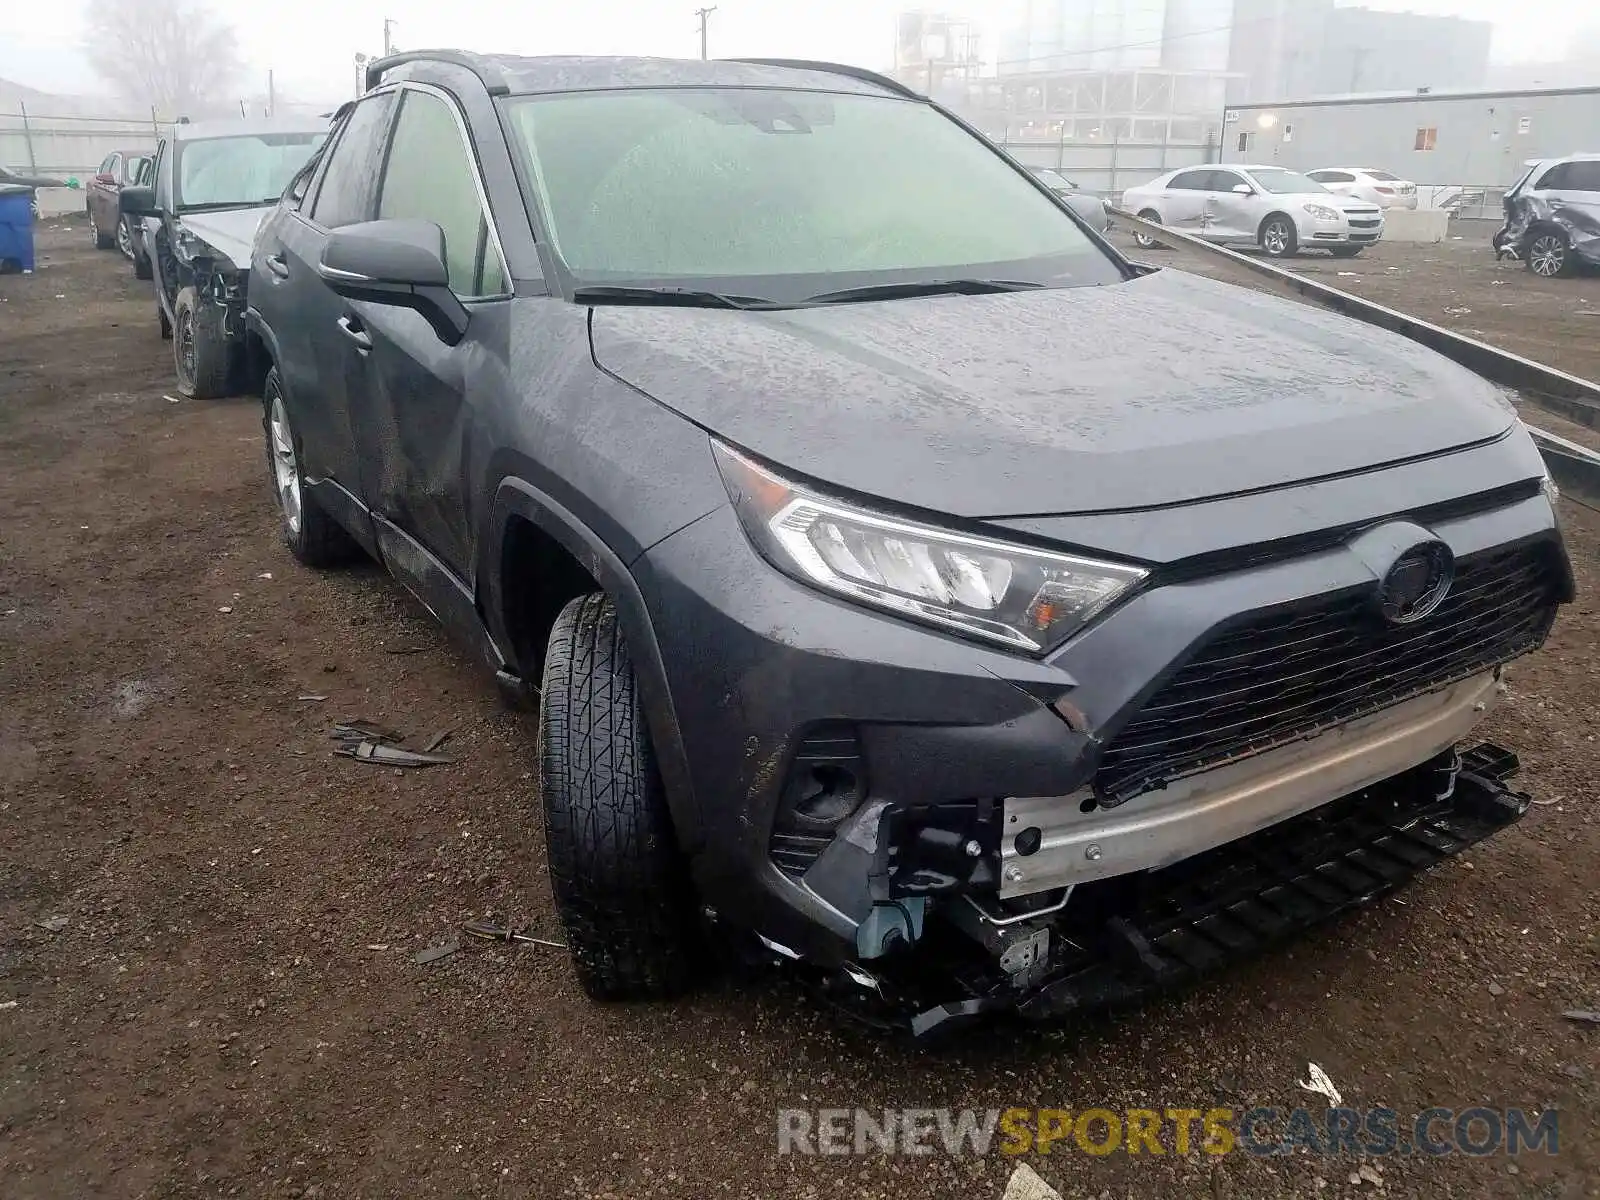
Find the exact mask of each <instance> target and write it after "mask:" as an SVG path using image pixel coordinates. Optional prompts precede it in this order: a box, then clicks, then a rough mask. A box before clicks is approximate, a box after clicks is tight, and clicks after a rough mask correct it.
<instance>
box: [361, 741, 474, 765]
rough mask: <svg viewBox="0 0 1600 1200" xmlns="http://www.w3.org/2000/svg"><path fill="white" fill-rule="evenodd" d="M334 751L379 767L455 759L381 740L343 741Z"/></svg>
mask: <svg viewBox="0 0 1600 1200" xmlns="http://www.w3.org/2000/svg"><path fill="white" fill-rule="evenodd" d="M334 753H335V754H337V755H339V756H340V757H342V758H353V759H355V760H356V761H357V762H365V763H372V764H373V765H374V766H379V767H440V766H447V765H448V764H450V763H453V762H455V761H456V760H455V759H453V758H446V757H445V756H444V755H442V754H419V753H417V752H416V751H415V750H402V749H400V748H399V747H398V746H388V745H385V744H384V743H382V742H345V743H344V744H343V745H341V746H340V747H339V748H338V749H336V750H335V751H334Z"/></svg>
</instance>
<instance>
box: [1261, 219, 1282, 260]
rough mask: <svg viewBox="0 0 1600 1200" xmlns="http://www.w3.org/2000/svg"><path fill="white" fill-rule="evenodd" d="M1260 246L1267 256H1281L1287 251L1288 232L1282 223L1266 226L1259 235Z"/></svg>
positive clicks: (1276, 222)
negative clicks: (1263, 247)
mask: <svg viewBox="0 0 1600 1200" xmlns="http://www.w3.org/2000/svg"><path fill="white" fill-rule="evenodd" d="M1261 244H1262V245H1263V246H1265V247H1266V249H1267V253H1268V254H1283V253H1285V252H1286V251H1287V250H1288V249H1289V231H1288V229H1287V228H1285V226H1284V224H1283V222H1282V221H1274V222H1273V223H1272V224H1270V225H1268V226H1267V228H1266V230H1265V231H1264V232H1263V233H1262V235H1261Z"/></svg>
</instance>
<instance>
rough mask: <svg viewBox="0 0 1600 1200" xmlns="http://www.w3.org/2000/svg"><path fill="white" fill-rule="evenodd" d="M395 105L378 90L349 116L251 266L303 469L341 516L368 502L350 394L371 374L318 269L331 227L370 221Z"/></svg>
mask: <svg viewBox="0 0 1600 1200" xmlns="http://www.w3.org/2000/svg"><path fill="white" fill-rule="evenodd" d="M393 107H394V93H393V92H392V91H390V92H379V93H376V94H374V95H371V96H368V97H366V98H365V99H364V100H362V101H361V102H360V103H358V104H357V105H356V106H355V107H354V108H353V109H352V110H351V111H350V113H349V115H348V116H347V117H346V119H345V121H344V123H343V124H342V126H341V127H340V129H339V131H338V133H337V134H336V135H335V138H336V140H335V141H334V142H333V143H332V145H330V146H329V147H328V149H327V150H326V151H325V153H324V157H325V159H326V161H325V162H324V163H323V165H322V167H321V168H320V176H319V178H317V179H315V180H314V181H313V182H312V184H311V189H312V191H311V193H310V194H308V195H307V197H306V198H305V199H304V200H303V201H302V202H301V204H300V207H299V208H298V209H295V208H293V207H291V206H290V205H288V204H284V205H280V207H279V208H277V209H276V210H274V211H273V213H272V214H271V215H270V216H269V217H268V218H267V220H266V221H264V222H263V223H262V227H261V229H260V231H259V233H258V234H257V238H256V249H255V255H254V257H253V259H252V270H251V276H252V278H251V281H250V291H251V296H250V299H251V304H252V307H254V308H255V309H256V310H257V312H258V313H259V314H260V315H261V318H262V320H263V321H264V322H265V323H266V325H267V326H268V327H269V328H270V329H271V330H272V333H273V336H274V337H276V338H277V341H278V370H279V373H280V374H281V376H282V378H283V386H284V392H285V395H286V398H287V401H288V404H289V417H290V422H291V423H292V424H293V425H294V428H295V431H296V432H297V433H298V434H299V437H300V440H301V443H302V444H301V447H300V467H301V470H302V471H304V472H305V474H306V475H307V476H308V477H311V479H312V481H313V486H319V485H320V484H322V483H331V484H333V485H334V486H336V487H337V489H338V490H339V492H340V493H342V495H335V496H332V497H330V498H329V499H328V501H327V504H328V506H330V507H333V506H341V511H340V513H339V515H340V516H341V517H350V515H351V510H353V509H357V508H358V507H359V502H360V501H362V500H365V499H366V494H365V493H366V480H365V479H364V478H363V475H362V470H361V465H362V464H361V461H360V455H359V454H358V452H357V445H356V438H355V433H354V430H353V428H352V425H351V406H352V401H353V396H352V389H354V390H355V391H357V392H359V390H360V389H361V388H362V387H364V386H365V378H364V377H365V368H364V366H363V363H362V361H361V352H360V349H359V347H357V346H356V345H355V343H354V342H353V341H352V340H351V339H350V337H349V336H348V334H347V333H346V332H345V326H343V325H341V324H340V322H341V321H342V320H343V319H344V318H345V315H346V313H345V308H346V305H345V301H344V300H342V299H340V298H339V297H338V296H336V295H334V293H333V291H332V290H331V289H330V288H329V287H328V285H327V284H325V283H323V282H322V279H321V277H320V276H319V275H318V274H317V267H318V264H320V263H321V261H322V248H323V246H324V245H325V244H326V243H327V240H328V231H329V230H330V229H337V228H339V227H340V226H342V225H353V224H357V223H358V222H361V221H367V220H370V219H371V217H372V207H373V203H374V198H375V196H376V192H377V187H376V183H377V177H378V165H379V164H380V163H381V162H382V160H383V145H384V139H385V137H386V136H387V134H388V127H389V118H390V114H391V112H392V110H393ZM345 523H346V524H351V521H349V520H347V521H346V522H345ZM360 523H361V522H360V521H356V522H355V524H357V525H359V524H360Z"/></svg>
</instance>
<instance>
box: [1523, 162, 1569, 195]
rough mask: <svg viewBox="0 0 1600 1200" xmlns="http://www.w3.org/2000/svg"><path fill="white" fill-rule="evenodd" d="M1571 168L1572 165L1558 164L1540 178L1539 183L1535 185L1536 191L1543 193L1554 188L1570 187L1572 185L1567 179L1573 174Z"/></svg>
mask: <svg viewBox="0 0 1600 1200" xmlns="http://www.w3.org/2000/svg"><path fill="white" fill-rule="evenodd" d="M1571 168H1572V164H1571V163H1557V164H1556V165H1555V166H1553V167H1551V168H1550V169H1549V170H1548V171H1546V172H1545V173H1544V174H1543V175H1541V176H1539V182H1538V183H1536V184H1534V185H1533V186H1534V189H1535V190H1536V191H1541V192H1543V191H1548V190H1550V189H1552V188H1567V187H1570V186H1571V184H1569V183H1568V182H1567V177H1568V175H1569V174H1570V172H1571Z"/></svg>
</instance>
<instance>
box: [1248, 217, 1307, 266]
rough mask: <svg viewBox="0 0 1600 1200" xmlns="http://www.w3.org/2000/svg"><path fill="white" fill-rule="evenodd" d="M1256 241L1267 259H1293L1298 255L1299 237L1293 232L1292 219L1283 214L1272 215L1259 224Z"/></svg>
mask: <svg viewBox="0 0 1600 1200" xmlns="http://www.w3.org/2000/svg"><path fill="white" fill-rule="evenodd" d="M1256 240H1257V241H1258V242H1259V243H1260V244H1261V251H1262V253H1263V254H1265V255H1266V256H1267V257H1268V258H1293V257H1294V256H1295V255H1296V254H1298V253H1300V235H1299V234H1298V233H1296V232H1295V227H1294V218H1292V217H1289V216H1286V215H1285V214H1283V213H1273V214H1271V215H1270V216H1269V217H1267V219H1266V220H1265V221H1263V222H1261V229H1260V231H1259V232H1258V233H1257V234H1256Z"/></svg>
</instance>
